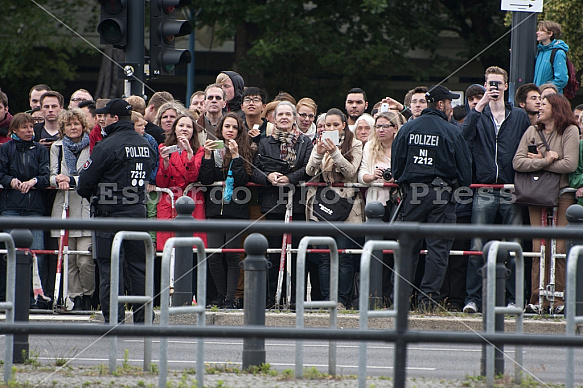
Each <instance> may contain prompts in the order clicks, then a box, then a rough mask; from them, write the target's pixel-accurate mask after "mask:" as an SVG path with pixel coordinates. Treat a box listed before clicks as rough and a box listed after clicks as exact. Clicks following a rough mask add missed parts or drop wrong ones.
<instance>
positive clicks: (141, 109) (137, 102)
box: [125, 96, 146, 115]
mask: <svg viewBox="0 0 583 388" xmlns="http://www.w3.org/2000/svg"><path fill="white" fill-rule="evenodd" d="M125 100H126V101H127V102H128V104H130V105H131V106H132V112H137V113H140V114H141V115H144V114H146V101H145V100H144V99H143V98H142V97H140V96H129V97H126V99H125Z"/></svg>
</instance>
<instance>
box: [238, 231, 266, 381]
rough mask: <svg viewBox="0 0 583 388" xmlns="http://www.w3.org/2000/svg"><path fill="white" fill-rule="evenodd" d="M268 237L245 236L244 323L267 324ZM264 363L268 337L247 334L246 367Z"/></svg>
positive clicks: (254, 234) (244, 343)
mask: <svg viewBox="0 0 583 388" xmlns="http://www.w3.org/2000/svg"><path fill="white" fill-rule="evenodd" d="M267 246H268V243H267V239H266V238H265V236H263V235H262V234H259V233H253V234H251V235H249V236H248V237H247V238H246V239H245V243H244V247H245V253H246V254H247V257H246V258H245V260H243V268H244V269H245V296H244V298H245V299H244V300H245V310H244V324H245V326H250V325H254V326H265V303H266V293H267V290H266V288H267V275H266V271H267V268H268V263H269V262H268V261H267V259H266V258H265V255H266V254H267ZM262 364H265V338H245V339H244V340H243V369H244V370H246V369H249V367H251V366H261V365H262Z"/></svg>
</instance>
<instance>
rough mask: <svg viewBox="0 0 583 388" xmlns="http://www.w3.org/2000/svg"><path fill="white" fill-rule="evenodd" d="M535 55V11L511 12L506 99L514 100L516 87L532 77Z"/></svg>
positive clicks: (530, 80) (529, 80)
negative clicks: (508, 78) (508, 77)
mask: <svg viewBox="0 0 583 388" xmlns="http://www.w3.org/2000/svg"><path fill="white" fill-rule="evenodd" d="M535 56H536V13H534V12H512V32H511V33H510V80H509V81H510V82H509V85H508V86H509V88H508V101H509V102H514V94H515V93H516V89H518V87H520V86H521V85H524V84H525V83H528V82H532V80H533V79H534V60H535Z"/></svg>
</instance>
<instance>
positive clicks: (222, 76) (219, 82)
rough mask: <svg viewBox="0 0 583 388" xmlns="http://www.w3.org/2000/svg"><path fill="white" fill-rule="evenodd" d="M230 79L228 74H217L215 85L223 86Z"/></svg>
mask: <svg viewBox="0 0 583 388" xmlns="http://www.w3.org/2000/svg"><path fill="white" fill-rule="evenodd" d="M230 79H231V77H229V75H228V74H225V73H219V75H217V79H216V81H215V83H216V84H217V85H219V86H223V84H224V83H225V82H227V81H228V80H230Z"/></svg>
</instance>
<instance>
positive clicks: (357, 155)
mask: <svg viewBox="0 0 583 388" xmlns="http://www.w3.org/2000/svg"><path fill="white" fill-rule="evenodd" d="M350 152H351V154H352V162H349V161H348V160H346V158H344V156H342V154H341V153H340V150H339V149H336V150H335V151H334V152H333V153H332V154H331V155H330V156H331V157H332V160H333V161H334V168H335V170H338V171H339V172H340V174H337V175H338V177H339V179H337V180H336V181H335V182H336V183H356V182H358V168H359V167H360V161H361V160H362V142H361V141H360V140H357V139H354V140H353V141H352V149H351V150H350ZM324 155H325V154H319V153H318V152H317V151H316V147H314V149H313V150H312V154H311V155H310V160H309V161H308V164H307V165H306V173H307V174H308V175H309V176H311V177H313V178H312V179H311V182H322V181H323V179H322V177H321V172H322V159H323V158H324ZM333 190H334V191H335V192H336V193H338V195H339V196H340V197H342V198H350V197H352V196H354V193H355V192H357V193H358V195H357V197H356V199H355V200H354V205H352V210H351V211H350V215H349V216H348V218H347V219H346V222H349V223H354V224H360V223H362V222H364V201H363V199H362V194H361V193H360V190H359V189H358V188H353V187H346V188H345V187H334V188H333ZM315 194H316V187H309V188H308V190H307V193H306V220H310V221H318V219H317V218H316V217H315V216H314V215H313V211H312V210H313V205H314V195H315Z"/></svg>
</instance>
